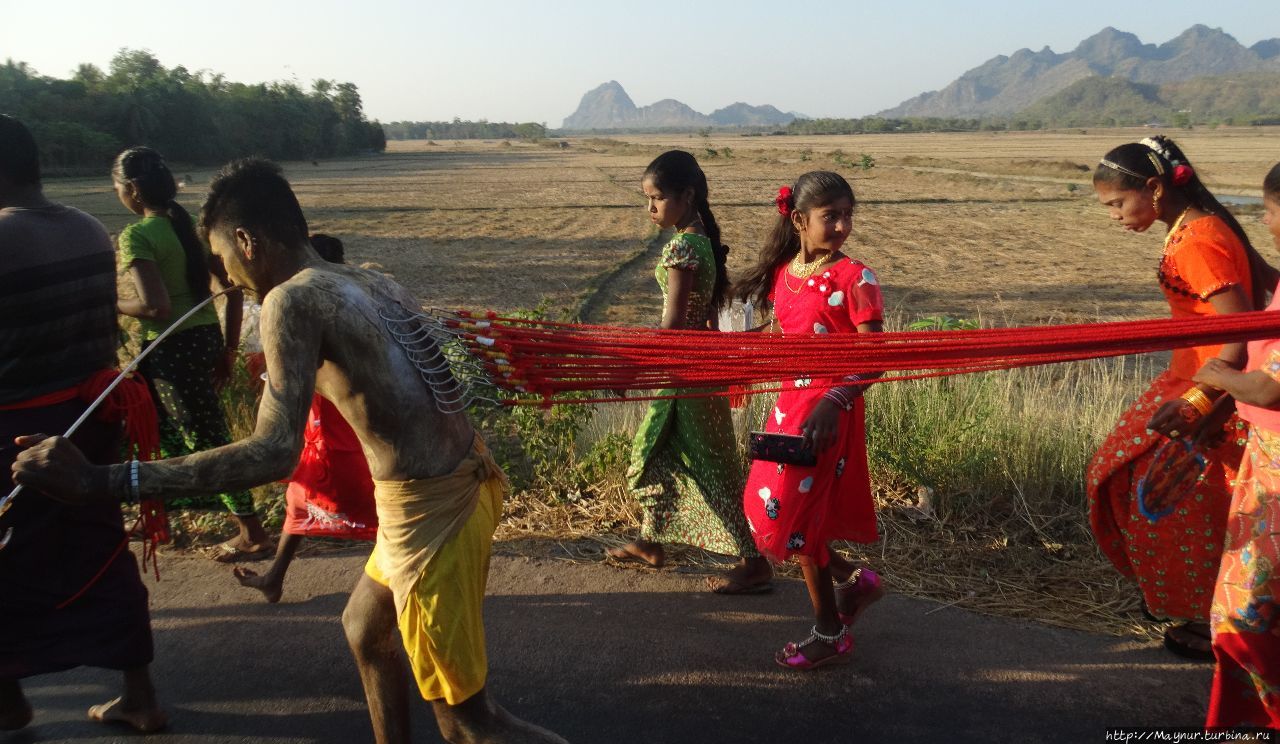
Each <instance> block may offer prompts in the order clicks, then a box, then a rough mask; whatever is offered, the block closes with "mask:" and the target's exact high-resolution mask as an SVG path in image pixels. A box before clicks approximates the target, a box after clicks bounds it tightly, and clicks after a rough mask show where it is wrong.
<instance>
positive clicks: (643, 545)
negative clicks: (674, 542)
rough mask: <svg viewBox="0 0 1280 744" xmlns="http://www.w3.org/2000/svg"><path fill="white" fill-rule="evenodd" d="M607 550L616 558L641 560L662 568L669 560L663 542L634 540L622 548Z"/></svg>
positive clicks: (611, 556)
mask: <svg viewBox="0 0 1280 744" xmlns="http://www.w3.org/2000/svg"><path fill="white" fill-rule="evenodd" d="M605 552H606V553H608V554H609V557H610V558H613V559H615V560H619V561H640V562H642V563H647V564H649V565H650V566H653V567H654V568H662V565H663V564H664V563H666V562H667V551H666V550H664V549H663V547H662V543H655V542H648V541H647V540H634V541H632V542H629V543H627V544H626V545H623V546H622V547H621V548H609V549H608V550H606V551H605Z"/></svg>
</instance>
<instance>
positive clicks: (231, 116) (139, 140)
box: [0, 49, 386, 172]
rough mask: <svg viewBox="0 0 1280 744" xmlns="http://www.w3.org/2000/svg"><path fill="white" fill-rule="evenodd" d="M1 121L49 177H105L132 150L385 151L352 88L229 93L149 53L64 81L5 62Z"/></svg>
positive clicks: (221, 81) (184, 156) (190, 153)
mask: <svg viewBox="0 0 1280 744" xmlns="http://www.w3.org/2000/svg"><path fill="white" fill-rule="evenodd" d="M0 113H3V114H9V115H10V116H14V117H16V118H17V119H19V120H21V121H22V122H23V123H24V124H26V125H27V127H29V128H30V129H31V131H32V134H33V135H35V138H36V141H37V142H38V143H39V145H40V149H41V158H42V161H43V165H44V167H45V169H46V170H47V171H50V172H57V171H59V170H84V169H88V168H95V167H107V166H109V165H110V163H111V161H112V159H113V158H114V157H115V155H116V154H117V153H119V152H120V151H121V150H123V149H124V148H126V147H131V146H134V145H147V146H150V147H153V148H155V149H157V150H159V151H160V152H161V153H162V154H163V155H164V156H165V158H167V159H169V160H172V161H178V162H184V163H192V164H217V163H221V162H225V161H227V160H231V159H234V158H237V157H246V156H250V155H259V156H265V157H269V158H274V159H279V160H314V159H316V158H324V157H333V156H342V155H353V154H356V153H360V152H368V151H375V152H381V151H382V150H384V149H386V136H385V134H384V133H383V130H382V126H381V125H380V124H379V123H378V122H376V121H374V122H370V121H369V120H368V119H366V118H365V115H364V110H363V105H362V103H361V100H360V91H359V90H358V89H357V88H356V86H355V84H353V83H338V82H334V81H330V80H316V81H314V82H313V83H312V84H311V88H310V90H303V89H302V88H301V87H299V85H298V84H297V83H295V82H278V81H277V82H271V83H256V84H246V83H233V82H228V81H227V80H226V79H225V77H224V76H223V75H221V74H220V73H211V72H208V71H203V70H202V71H198V72H190V71H189V70H187V69H186V68H185V67H182V66H178V67H174V68H171V69H168V68H165V67H164V65H162V64H160V61H159V60H158V59H156V57H155V56H153V55H152V54H151V53H150V52H147V51H140V50H130V49H122V50H120V52H118V53H117V54H116V55H115V57H114V58H112V60H111V64H110V66H109V67H108V69H107V70H106V71H105V72H104V71H103V70H101V69H99V68H98V67H96V66H95V65H91V64H82V65H80V66H79V67H78V68H76V71H75V72H74V73H73V74H72V76H71V78H70V79H67V80H61V79H58V78H54V77H48V76H44V75H39V74H37V73H36V72H35V71H34V70H33V69H31V67H30V66H28V65H27V64H26V63H24V62H16V61H14V60H12V59H9V60H6V61H5V63H4V64H3V65H0Z"/></svg>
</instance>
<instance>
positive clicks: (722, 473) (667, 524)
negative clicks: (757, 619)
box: [609, 150, 773, 594]
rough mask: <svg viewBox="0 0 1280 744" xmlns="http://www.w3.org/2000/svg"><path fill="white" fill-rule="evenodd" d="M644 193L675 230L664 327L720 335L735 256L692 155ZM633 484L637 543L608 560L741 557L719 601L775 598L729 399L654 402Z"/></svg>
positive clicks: (664, 278)
mask: <svg viewBox="0 0 1280 744" xmlns="http://www.w3.org/2000/svg"><path fill="white" fill-rule="evenodd" d="M641 187H642V189H643V191H644V195H645V198H646V199H647V200H648V206H649V218H650V219H651V220H653V222H654V224H655V225H657V226H658V228H659V229H672V230H675V235H674V236H673V237H672V238H671V240H670V241H669V242H667V244H666V245H665V246H663V248H662V257H661V259H660V260H659V261H658V266H657V269H656V277H657V280H658V286H659V287H661V288H662V296H663V311H662V326H661V327H662V328H664V329H704V330H708V331H715V330H717V329H718V316H719V312H720V308H721V307H722V306H723V304H724V301H725V298H726V295H727V293H728V287H729V280H728V276H727V275H726V273H725V259H726V257H727V256H728V253H729V249H728V248H726V247H725V246H724V245H721V243H720V227H719V225H717V224H716V219H715V216H714V215H713V214H712V213H711V207H710V205H709V204H708V203H707V177H706V175H705V174H704V173H703V172H702V168H700V167H699V166H698V161H697V160H695V159H694V157H693V156H692V155H690V154H689V153H687V152H683V151H681V150H671V151H669V152H665V153H663V154H662V155H660V156H658V158H657V159H655V160H654V161H653V162H652V163H650V164H649V167H648V168H647V169H646V170H645V173H644V178H643V180H642V182H641ZM664 392H668V393H686V392H695V391H692V390H671V391H664ZM627 479H628V485H629V487H630V489H631V493H632V494H633V496H634V497H635V499H636V500H637V501H638V502H639V504H640V506H641V508H642V509H643V511H644V519H643V522H642V526H641V528H640V536H639V538H638V539H636V540H634V541H632V542H630V543H628V544H627V545H625V546H623V547H621V548H613V549H611V550H610V551H609V554H610V555H611V556H613V557H614V558H618V559H623V560H640V561H643V562H645V563H648V564H650V565H652V566H655V567H656V566H661V565H662V564H663V563H664V562H665V560H666V551H665V550H664V549H663V543H667V542H678V543H685V544H688V545H693V546H696V547H699V548H703V549H705V550H709V551H712V552H715V553H723V554H726V555H736V556H740V561H739V563H738V565H736V566H734V567H733V568H732V569H731V570H729V571H728V572H727V573H725V574H724V575H722V576H717V577H713V578H712V579H710V580H709V584H710V588H711V589H712V590H713V591H716V592H719V593H722V594H749V593H759V592H763V591H768V590H769V589H770V588H771V586H772V585H771V583H770V581H771V579H772V578H773V570H772V568H771V567H770V566H769V562H768V561H767V560H765V559H764V558H763V557H761V555H760V553H759V552H758V551H757V550H756V547H755V541H754V540H752V538H751V532H750V530H749V529H748V528H747V521H746V517H745V515H744V514H743V512H742V499H741V495H742V476H741V472H740V467H739V455H738V446H737V442H736V440H735V439H734V434H733V420H732V418H731V416H730V414H729V402H728V399H727V398H724V397H709V398H682V399H675V400H660V401H655V402H653V403H652V404H651V405H650V406H649V411H648V413H647V414H646V415H645V418H644V421H643V422H642V423H641V424H640V429H639V431H638V432H636V437H635V442H634V444H633V445H632V450H631V466H630V468H628V471H627Z"/></svg>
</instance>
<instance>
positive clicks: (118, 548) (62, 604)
mask: <svg viewBox="0 0 1280 744" xmlns="http://www.w3.org/2000/svg"><path fill="white" fill-rule="evenodd" d="M128 545H129V536H128V535H125V537H124V539H123V540H121V541H120V544H119V545H117V546H116V549H115V551H114V552H112V553H111V557H110V558H108V559H107V562H106V563H103V564H102V568H99V569H98V572H97V573H96V574H94V575H93V578H92V579H89V581H88V582H87V583H85V585H84V586H82V587H80V591H78V592H76V593H75V594H72V595H71V596H70V597H68V598H66V599H64V600H63V601H62V602H60V603H58V605H57V606H56V607H54V609H55V610H61V609H62V608H64V607H66V606H67V605H69V604H71V603H72V602H74V601H76V600H77V599H80V598H81V597H82V596H84V593H85V592H87V591H89V587H91V586H93V585H94V584H96V583H98V579H101V578H102V575H103V574H105V573H106V572H107V569H108V568H111V564H112V563H115V562H116V558H119V557H120V553H121V552H122V551H123V550H124V549H125V547H127V546H128ZM157 578H159V576H157Z"/></svg>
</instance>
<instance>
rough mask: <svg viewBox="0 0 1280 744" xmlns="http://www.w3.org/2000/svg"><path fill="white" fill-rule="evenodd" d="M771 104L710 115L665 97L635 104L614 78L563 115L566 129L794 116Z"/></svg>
mask: <svg viewBox="0 0 1280 744" xmlns="http://www.w3.org/2000/svg"><path fill="white" fill-rule="evenodd" d="M795 118H796V117H795V115H794V114H786V113H783V112H781V111H779V110H778V109H776V108H774V107H773V106H768V105H765V106H751V105H748V104H745V103H735V104H732V105H730V106H726V107H724V108H722V109H718V110H716V111H715V112H713V113H712V114H711V115H710V116H707V115H706V114H702V113H699V112H697V111H694V110H693V109H692V108H690V107H688V106H686V105H685V104H683V103H681V102H679V101H677V100H675V99H673V98H664V99H663V100H661V101H658V102H657V103H651V104H649V105H648V106H636V105H635V102H633V101H632V100H631V96H629V95H627V91H626V90H624V89H623V87H622V86H621V85H620V84H618V81H616V80H610V81H609V82H607V83H605V84H603V85H601V86H599V87H596V88H593V89H592V90H589V91H587V93H586V94H585V95H583V96H582V101H581V102H579V103H578V109H577V110H576V111H574V112H573V113H572V114H570V115H569V116H567V117H565V120H564V128H565V129H576V130H586V129H667V128H681V127H711V126H719V127H745V126H785V125H787V124H789V123H790V122H791V121H792V120H793V119H795Z"/></svg>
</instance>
